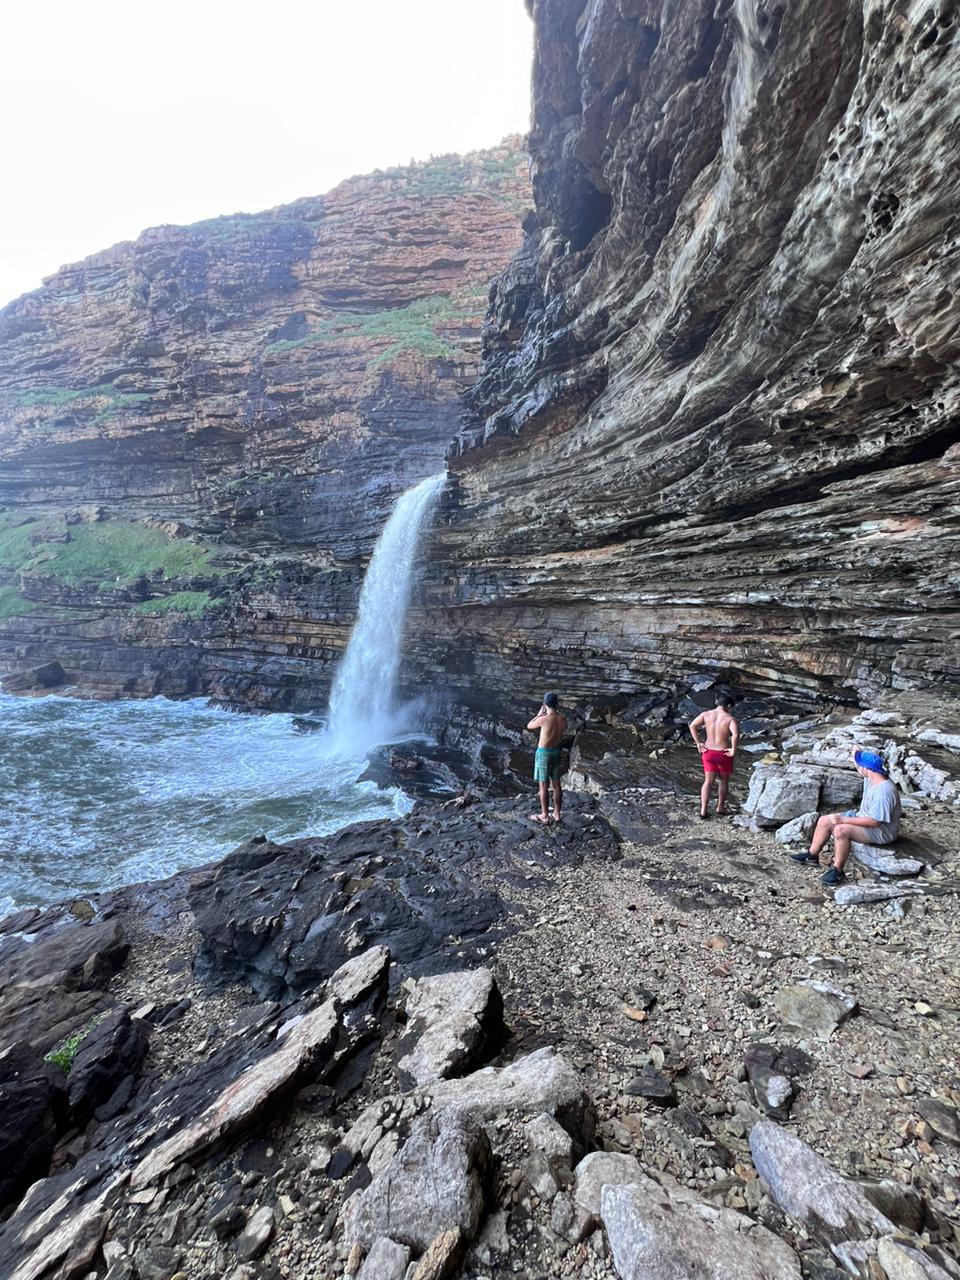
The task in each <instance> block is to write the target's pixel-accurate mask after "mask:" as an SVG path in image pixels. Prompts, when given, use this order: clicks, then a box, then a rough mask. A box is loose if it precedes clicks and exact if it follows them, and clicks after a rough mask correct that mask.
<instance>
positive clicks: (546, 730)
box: [527, 693, 567, 823]
mask: <svg viewBox="0 0 960 1280" xmlns="http://www.w3.org/2000/svg"><path fill="white" fill-rule="evenodd" d="M558 703H559V698H558V697H557V695H556V694H555V693H545V694H544V695H543V705H542V706H541V708H540V710H539V711H538V712H537V714H536V715H535V716H534V717H533V719H532V720H531V721H530V723H529V724H528V725H527V728H528V729H530V730H536V729H539V730H540V741H539V743H538V745H537V754H536V757H535V759H534V762H533V778H534V781H535V782H536V783H537V786H538V787H539V789H540V812H539V813H531V815H530V817H531V819H532V821H534V822H542V823H548V822H550V821H551V815H550V814H549V813H548V812H547V796H548V793H549V784H550V783H553V815H552V820H553V821H554V822H559V821H560V808H561V805H562V803H563V794H562V791H561V787H560V758H561V757H560V739H561V738H562V737H563V735H564V734H565V733H566V731H567V722H566V719H565V718H564V717H563V716H562V715H561V714H560V712H559V711H558V710H557V705H558Z"/></svg>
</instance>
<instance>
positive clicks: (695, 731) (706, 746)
mask: <svg viewBox="0 0 960 1280" xmlns="http://www.w3.org/2000/svg"><path fill="white" fill-rule="evenodd" d="M732 706H733V698H731V697H730V695H729V693H723V692H719V693H718V694H717V705H716V707H715V708H714V709H713V711H701V713H700V714H699V715H698V716H697V718H696V719H695V720H691V721H690V735H691V737H692V738H693V740H694V742H695V743H696V744H697V750H698V751H699V752H700V758H701V760H702V761H703V773H704V779H703V786H702V787H701V788H700V817H701V818H709V817H710V812H709V811H710V793H711V791H712V790H713V783H714V779H715V778H719V780H720V787H719V794H718V795H717V817H718V818H722V817H723V816H724V815H725V814H726V812H727V792H728V791H729V789H730V778H731V775H732V774H733V758H734V756H735V755H736V753H737V743H738V742H739V740H740V726H739V725H738V724H737V722H736V720H734V718H733V716H732V715H731V714H730V708H731V707H732ZM701 725H703V728H704V730H705V733H706V739H707V740H706V742H705V743H704V742H701V741H700V726H701Z"/></svg>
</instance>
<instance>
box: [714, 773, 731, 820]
mask: <svg viewBox="0 0 960 1280" xmlns="http://www.w3.org/2000/svg"><path fill="white" fill-rule="evenodd" d="M719 776H720V786H719V788H718V792H717V813H724V812H725V811H726V807H727V792H728V791H729V790H730V778H729V776H726V777H725V776H724V775H723V774H722V773H721V774H720V775H719Z"/></svg>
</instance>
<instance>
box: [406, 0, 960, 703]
mask: <svg viewBox="0 0 960 1280" xmlns="http://www.w3.org/2000/svg"><path fill="white" fill-rule="evenodd" d="M531 7H532V9H533V13H534V17H535V20H536V24H537V51H536V62H535V71H534V127H533V132H532V135H531V156H532V164H533V185H534V194H535V201H536V211H537V216H536V219H535V220H534V219H531V220H529V221H528V222H527V224H526V232H527V234H526V238H525V241H524V245H523V248H522V250H521V252H520V253H519V255H518V256H517V257H516V258H515V260H514V261H513V263H512V264H511V265H510V267H508V268H507V270H506V271H505V272H504V273H503V274H502V275H501V277H500V279H499V281H498V283H497V285H496V289H495V294H494V299H493V306H492V309H491V312H490V314H489V317H488V324H487V327H486V328H485V331H484V343H485V346H484V359H483V364H482V368H481V373H480V376H479V379H478V381H477V383H476V386H475V388H474V389H473V391H472V392H471V393H470V396H469V403H470V412H469V414H468V415H467V419H466V421H465V423H464V426H463V430H462V432H461V435H460V438H459V441H458V443H457V444H456V446H455V448H454V449H453V451H452V455H451V467H452V469H453V470H454V471H455V473H456V478H457V481H458V485H457V488H456V499H455V501H454V502H453V503H452V505H451V508H450V510H449V512H448V520H447V523H446V524H445V526H444V527H443V528H442V530H441V531H440V533H439V535H438V537H437V540H436V547H435V554H436V559H437V571H436V573H435V575H434V577H433V578H432V580H431V583H430V606H431V609H432V615H431V626H430V627H429V628H422V629H420V630H419V631H418V632H417V633H416V634H417V635H418V637H419V643H418V653H417V658H418V663H419V666H418V670H419V671H420V672H421V678H427V677H429V675H430V674H431V673H433V672H435V671H436V670H437V669H438V668H443V667H446V668H447V669H448V671H449V675H448V679H449V682H450V683H451V685H453V686H454V687H455V688H460V689H463V690H468V689H472V690H482V691H486V693H487V695H488V696H493V697H498V696H506V695H507V693H508V692H509V691H512V690H516V689H518V688H519V689H522V690H523V691H524V693H526V692H527V691H531V692H532V693H533V694H535V695H536V694H539V692H540V686H541V683H542V681H543V680H544V679H547V680H549V682H550V683H551V684H552V683H556V684H559V685H560V686H561V687H564V688H566V689H568V690H571V691H572V692H573V693H574V694H575V695H576V696H577V697H580V698H582V699H584V700H590V701H596V700H598V699H603V698H605V697H609V696H611V695H626V696H630V697H634V696H636V695H637V694H638V693H639V692H641V691H642V692H644V693H647V692H649V691H651V690H657V689H659V690H664V691H666V692H668V693H669V692H670V691H671V690H672V689H673V688H675V687H676V685H677V684H681V683H683V682H690V681H693V682H695V681H697V680H698V679H699V680H700V681H702V682H703V683H708V682H709V680H710V679H712V678H717V677H721V676H722V677H723V678H725V679H729V680H732V681H734V682H735V683H739V684H740V685H741V686H744V687H746V688H750V689H752V690H754V691H756V692H761V693H775V694H777V695H779V696H787V697H789V696H795V697H796V698H798V699H802V700H806V699H808V698H810V697H825V698H829V699H836V698H839V699H841V700H847V701H855V700H857V699H858V698H862V697H871V696H875V695H876V694H877V692H878V691H882V690H883V689H885V688H890V687H892V688H900V689H916V688H930V687H935V688H946V689H952V690H954V691H956V689H957V686H958V682H960V665H958V658H957V655H958V652H960V647H958V645H957V643H956V641H957V635H958V630H960V613H958V591H957V587H958V578H957V550H958V539H960V519H958V512H960V447H958V441H960V421H958V387H960V382H958V377H957V368H958V363H957V361H958V355H960V312H958V309H957V304H956V299H957V293H958V284H960V251H958V241H957V207H958V186H960V166H958V164H957V160H958V152H960V144H958V138H960V129H958V127H957V126H958V119H957V117H958V115H960V106H958V98H957V95H956V92H955V85H956V80H957V74H958V71H960V58H958V43H957V29H958V26H960V14H958V12H957V9H956V6H955V5H954V4H953V3H950V2H948V0H932V2H931V3H924V4H901V3H894V2H893V0H866V2H861V0H797V2H796V3H791V4H786V3H784V2H783V0H683V2H682V3H681V2H680V0H656V3H654V2H653V0H630V2H629V3H623V0H591V2H590V3H587V4H584V3H583V0H532V6H531ZM452 636H456V637H457V639H456V651H457V653H458V657H457V658H456V659H455V660H454V661H452V662H451V661H450V660H449V654H450V652H451V651H452V650H453V646H452V644H451V637H452Z"/></svg>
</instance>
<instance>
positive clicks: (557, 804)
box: [553, 778, 563, 822]
mask: <svg viewBox="0 0 960 1280" xmlns="http://www.w3.org/2000/svg"><path fill="white" fill-rule="evenodd" d="M562 807H563V789H562V787H561V786H560V779H559V778H554V780H553V818H554V821H555V822H559V821H560V810H561V809H562Z"/></svg>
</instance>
